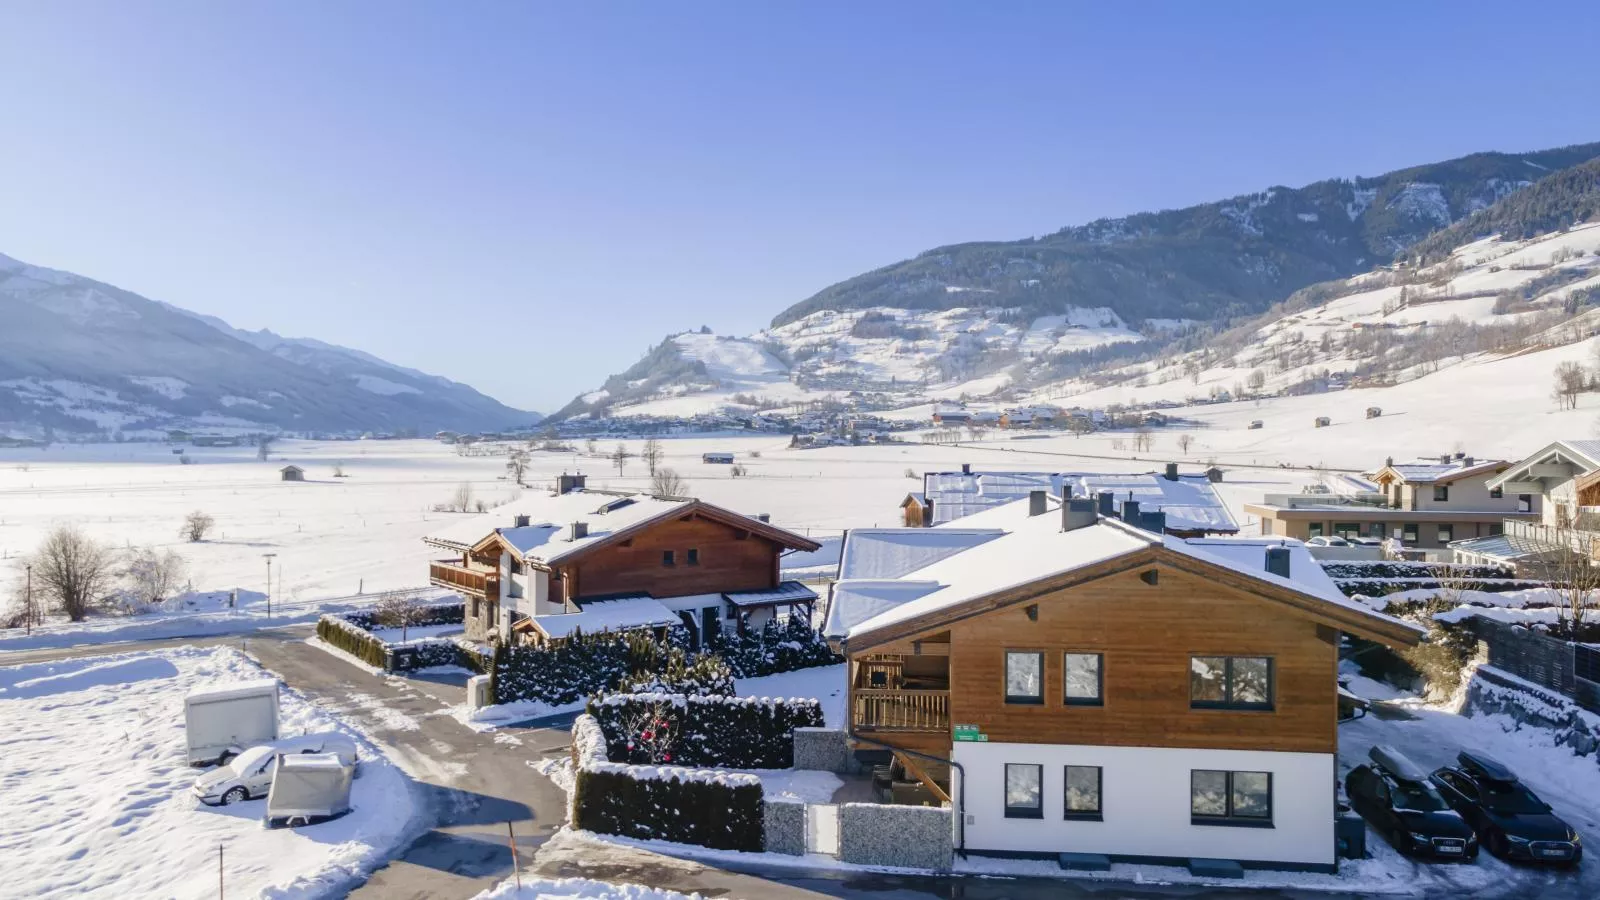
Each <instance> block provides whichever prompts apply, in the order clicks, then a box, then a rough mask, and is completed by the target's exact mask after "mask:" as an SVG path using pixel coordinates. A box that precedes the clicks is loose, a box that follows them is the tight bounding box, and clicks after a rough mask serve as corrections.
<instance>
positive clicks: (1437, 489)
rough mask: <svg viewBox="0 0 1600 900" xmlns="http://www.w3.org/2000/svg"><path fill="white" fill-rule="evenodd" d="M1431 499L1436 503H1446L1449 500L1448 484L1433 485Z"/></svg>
mask: <svg viewBox="0 0 1600 900" xmlns="http://www.w3.org/2000/svg"><path fill="white" fill-rule="evenodd" d="M1433 499H1434V501H1435V502H1437V503H1447V502H1449V500H1450V485H1448V484H1436V485H1434V486H1433Z"/></svg>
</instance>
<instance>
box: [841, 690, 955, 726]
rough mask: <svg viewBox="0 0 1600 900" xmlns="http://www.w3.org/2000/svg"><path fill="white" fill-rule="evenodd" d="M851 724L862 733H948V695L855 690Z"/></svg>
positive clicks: (852, 695)
mask: <svg viewBox="0 0 1600 900" xmlns="http://www.w3.org/2000/svg"><path fill="white" fill-rule="evenodd" d="M851 704H852V706H853V709H852V710H851V717H852V722H853V723H854V725H855V727H856V728H858V729H860V730H862V731H946V732H947V731H949V730H950V692H949V691H912V690H898V691H897V690H884V689H881V688H857V689H855V690H854V691H852V692H851Z"/></svg>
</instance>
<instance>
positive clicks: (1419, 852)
mask: <svg viewBox="0 0 1600 900" xmlns="http://www.w3.org/2000/svg"><path fill="white" fill-rule="evenodd" d="M1367 755H1368V756H1369V757H1371V759H1372V762H1371V763H1370V764H1368V765H1363V766H1356V767H1355V768H1354V769H1351V770H1350V774H1349V775H1347V776H1345V780H1344V790H1345V795H1346V796H1347V797H1349V798H1350V806H1351V808H1353V809H1354V810H1355V811H1356V812H1358V813H1360V814H1361V817H1362V818H1364V819H1366V820H1367V822H1369V823H1370V824H1371V825H1372V827H1373V828H1374V829H1376V830H1377V831H1378V833H1380V834H1382V835H1383V836H1384V837H1385V838H1387V839H1388V841H1389V843H1390V844H1393V845H1394V848H1395V849H1396V850H1399V851H1400V852H1401V853H1404V854H1405V855H1407V856H1419V857H1426V858H1430V859H1463V860H1471V859H1476V858H1477V857H1478V838H1477V836H1476V835H1475V834H1473V832H1472V826H1470V825H1468V824H1467V822H1466V821H1465V820H1464V819H1463V818H1462V817H1461V816H1460V814H1458V813H1457V812H1456V811H1455V810H1453V809H1451V808H1450V806H1449V804H1447V803H1446V802H1445V800H1444V798H1443V797H1441V796H1440V795H1439V791H1438V790H1437V789H1435V788H1434V786H1433V784H1432V783H1431V782H1430V781H1429V780H1428V772H1427V770H1426V769H1423V768H1422V767H1421V766H1419V765H1417V764H1416V763H1414V762H1412V761H1411V760H1409V759H1407V758H1406V757H1405V756H1404V755H1403V754H1401V753H1400V751H1398V750H1396V749H1394V748H1393V747H1386V746H1378V747H1373V748H1372V750H1371V751H1370V752H1369V753H1368V754H1367Z"/></svg>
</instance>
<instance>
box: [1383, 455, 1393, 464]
mask: <svg viewBox="0 0 1600 900" xmlns="http://www.w3.org/2000/svg"><path fill="white" fill-rule="evenodd" d="M1383 464H1384V465H1386V466H1393V465H1394V457H1392V456H1386V457H1384V460H1383Z"/></svg>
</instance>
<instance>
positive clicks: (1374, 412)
mask: <svg viewBox="0 0 1600 900" xmlns="http://www.w3.org/2000/svg"><path fill="white" fill-rule="evenodd" d="M1382 415H1383V409H1382V408H1380V407H1377V406H1369V407H1367V418H1369V419H1376V418H1379V417H1381V416H1382Z"/></svg>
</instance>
